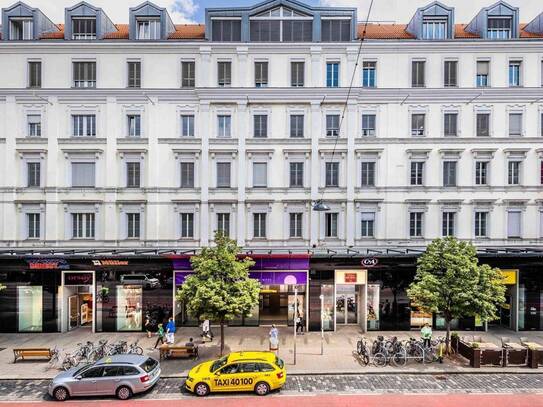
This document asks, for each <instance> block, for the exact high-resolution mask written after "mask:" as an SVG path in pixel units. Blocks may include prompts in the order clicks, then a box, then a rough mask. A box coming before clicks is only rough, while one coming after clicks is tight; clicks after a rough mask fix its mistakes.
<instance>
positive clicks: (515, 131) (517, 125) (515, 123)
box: [509, 113, 522, 136]
mask: <svg viewBox="0 0 543 407" xmlns="http://www.w3.org/2000/svg"><path fill="white" fill-rule="evenodd" d="M509 134H510V135H514V136H520V135H521V134H522V114H519V113H509Z"/></svg>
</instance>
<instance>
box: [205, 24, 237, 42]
mask: <svg viewBox="0 0 543 407" xmlns="http://www.w3.org/2000/svg"><path fill="white" fill-rule="evenodd" d="M211 39H212V41H217V42H239V41H241V19H239V20H226V19H225V20H212V21H211Z"/></svg>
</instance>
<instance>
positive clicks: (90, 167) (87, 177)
mask: <svg viewBox="0 0 543 407" xmlns="http://www.w3.org/2000/svg"><path fill="white" fill-rule="evenodd" d="M94 180H95V164H94V163H72V186H74V187H94V184H95V181H94Z"/></svg>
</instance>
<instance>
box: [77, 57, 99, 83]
mask: <svg viewBox="0 0 543 407" xmlns="http://www.w3.org/2000/svg"><path fill="white" fill-rule="evenodd" d="M73 71H74V72H73V76H74V88H95V87H96V62H74V63H73Z"/></svg>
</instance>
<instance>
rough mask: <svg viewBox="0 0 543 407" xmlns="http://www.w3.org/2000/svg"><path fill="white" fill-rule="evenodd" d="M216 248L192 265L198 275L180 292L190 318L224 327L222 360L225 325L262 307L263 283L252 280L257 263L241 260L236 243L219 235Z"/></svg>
mask: <svg viewBox="0 0 543 407" xmlns="http://www.w3.org/2000/svg"><path fill="white" fill-rule="evenodd" d="M215 244H216V245H215V246H213V247H206V248H204V249H203V250H202V252H201V253H200V254H198V255H196V256H193V257H191V259H190V261H191V264H192V269H193V270H194V273H193V274H191V275H190V276H188V277H187V278H186V280H185V282H184V283H183V286H182V287H181V288H180V289H179V290H178V291H177V294H176V297H177V300H178V301H182V302H183V303H184V304H185V306H186V308H187V312H188V314H189V315H190V316H192V317H196V318H198V319H209V320H211V321H218V322H219V323H220V325H221V356H222V354H223V351H224V325H225V323H227V322H228V321H231V320H233V319H234V318H235V317H239V316H244V317H247V316H250V315H251V314H250V313H251V310H252V309H253V308H254V307H255V306H256V305H257V304H258V301H259V294H260V282H258V281H257V280H254V279H252V278H249V267H251V266H253V265H254V264H255V263H254V261H253V260H252V259H251V258H249V257H245V258H243V259H239V258H238V254H239V253H240V248H239V247H238V245H237V244H236V242H235V241H234V240H232V239H229V238H228V237H226V236H224V234H223V233H221V232H216V233H215Z"/></svg>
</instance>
